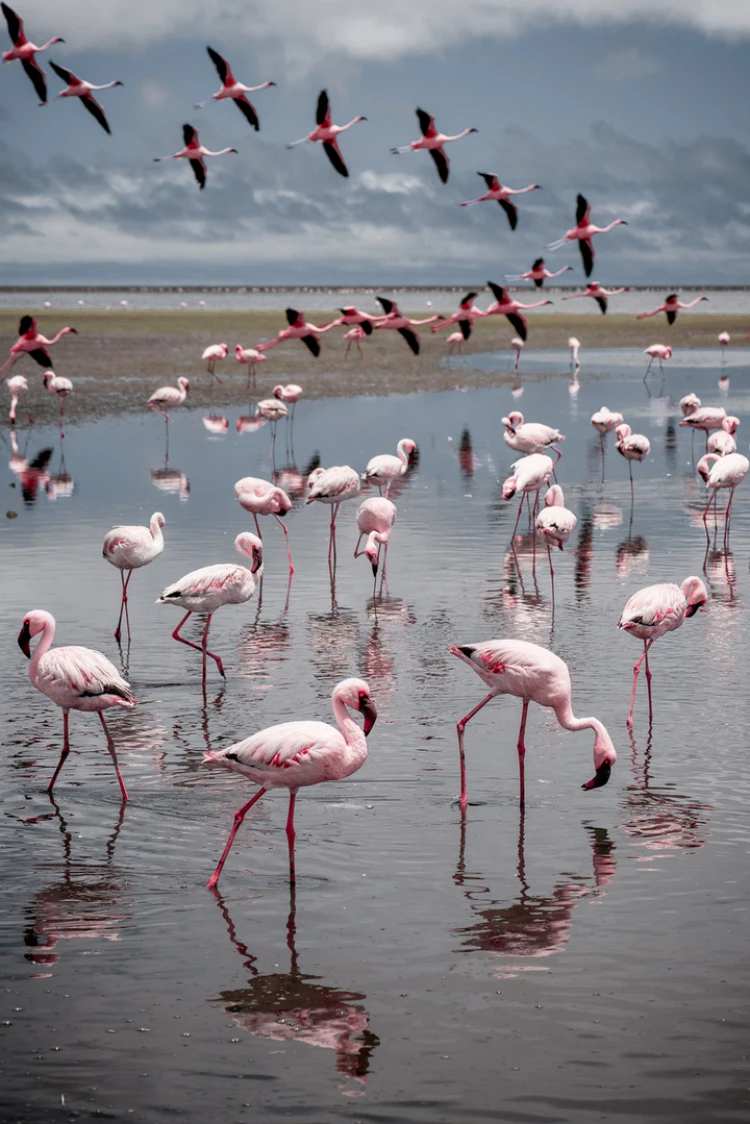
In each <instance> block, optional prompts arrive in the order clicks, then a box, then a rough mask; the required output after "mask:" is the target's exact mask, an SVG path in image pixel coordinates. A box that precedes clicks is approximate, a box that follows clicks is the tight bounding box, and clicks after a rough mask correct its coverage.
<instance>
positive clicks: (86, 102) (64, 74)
mask: <svg viewBox="0 0 750 1124" xmlns="http://www.w3.org/2000/svg"><path fill="white" fill-rule="evenodd" d="M49 64H50V66H51V67H52V69H53V70H54V72H55V74H57V76H58V77H59V78H62V80H63V82H67V83H68V84H67V86H66V87H65V89H64V90H61V92H60V93H59V94H58V95H57V97H58V98H80V100H81V105H82V106H83V108H84V109H87V110H88V111H89V113H90V114H91V116H92V117H94V118H95V119H96V120H97V121H98V122H99V124H100V125H101V127H102V128H103V129H104V132H105V133H111V131H112V130H111V129H110V127H109V123H108V121H107V118H106V117H105V116H104V110H103V109H102V107H101V106H100V105H99V102H98V101H97V100H96V98H95V97H94V96H93V91H94V90H111V89H112V88H113V87H114V86H122V85H123V83H122V82H105V84H104V85H103V86H93V85H92V84H91V82H85V81H84V80H83V78H77V77H76V76H75V74H74V73H73V71H72V70H66V69H65V67H64V66H58V65H57V63H55V62H53V61H52V59H50V60H49ZM125 303H126V304H127V301H126V302H125Z"/></svg>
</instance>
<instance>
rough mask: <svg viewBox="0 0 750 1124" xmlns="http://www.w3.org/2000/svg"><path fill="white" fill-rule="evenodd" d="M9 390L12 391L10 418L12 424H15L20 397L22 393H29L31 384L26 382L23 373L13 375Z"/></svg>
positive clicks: (9, 380)
mask: <svg viewBox="0 0 750 1124" xmlns="http://www.w3.org/2000/svg"><path fill="white" fill-rule="evenodd" d="M8 390H9V391H10V413H9V414H8V420H9V421H10V423H11V425H15V421H16V406H17V405H18V399H19V397H20V396H21V395H22V394H28V392H29V384H28V383H27V382H26V379H25V377H24V376H23V375H13V377H12V378H10V379H8Z"/></svg>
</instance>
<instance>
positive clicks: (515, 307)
mask: <svg viewBox="0 0 750 1124" xmlns="http://www.w3.org/2000/svg"><path fill="white" fill-rule="evenodd" d="M487 284H488V285H489V287H490V289H491V290H492V292H493V294H494V296H495V300H494V303H493V304H491V305H490V307H489V308H488V309H487V311H486V312H485V313H483V315H484V316H506V317H507V318H508V320H509V321H510V323H511V325H512V326H513V327H514V328H515V330H516V331H517V332H518V334H519V336H520V337H521V339H522V340H524V342H525V340H526V337H527V335H528V326H527V324H526V317H525V316H522V315H521V314H520V311H519V310H520V309H527V308H541V307H542V306H543V305H545V304H552V301H549V300H545V301H534V302H533V303H532V304H521V302H520V301H517V300H514V299H513V297H511V296H509V295H508V290H507V289H506V288H505V287H504V286H503V285H496V284H495V283H494V281H488V282H487Z"/></svg>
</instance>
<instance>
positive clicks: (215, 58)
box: [193, 47, 276, 133]
mask: <svg viewBox="0 0 750 1124" xmlns="http://www.w3.org/2000/svg"><path fill="white" fill-rule="evenodd" d="M206 50H207V51H208V57H209V58H210V59H211V62H212V63H213V64H214V66H215V67H216V72H217V74H218V75H219V78H220V79H221V89H220V90H219V91H218V93H215V94H212V95H211V97H210V98H209V99H208V100H207V101H199V102H197V104H196V105H194V106H193V109H203V107H204V106H206V105H208V102H209V101H223V100H224V99H225V98H231V99H232V101H233V102H234V104H235V105H236V106H237V108H238V109H239V111H240V113H241V114H242V115H243V117H246V118H247V120H248V121H249V122H250V124H251V125H252V127H253V128H254V129H255V131H256V133H257V132H258V131H259V130H260V121H259V120H258V114H257V113H256V112H255V106H254V105H251V103H250V102H249V101H248V100H247V98H246V97H245V95H246V94H252V93H254V92H255V91H256V90H267V89H268V87H269V86H275V85H276V83H275V82H261V84H260V86H243V84H242V82H238V81H237V79H236V78H235V76H234V75H233V74H232V71H231V69H230V66H229V63H228V62H227V60H226V59H224V58H222V57H221V55H220V54H219V53H218V52H217V51H214V49H213V48H212V47H206Z"/></svg>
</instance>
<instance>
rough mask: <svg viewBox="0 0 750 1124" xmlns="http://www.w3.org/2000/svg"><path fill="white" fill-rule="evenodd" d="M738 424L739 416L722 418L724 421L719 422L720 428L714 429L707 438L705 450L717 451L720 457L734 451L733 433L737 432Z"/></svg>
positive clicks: (735, 444)
mask: <svg viewBox="0 0 750 1124" xmlns="http://www.w3.org/2000/svg"><path fill="white" fill-rule="evenodd" d="M739 424H740V419H739V418H735V417H726V418H724V421H723V422H722V423H721V429H719V430H716V431H715V432H714V433H712V434H711V435H710V437H709V438H708V441H707V442H706V452H707V453H718V454H719V456H720V457H725V456H727V455H728V454H729V453H736V452H737V441H736V440H735V437H734V435H735V433H736V432H737V427H738V426H739Z"/></svg>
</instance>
